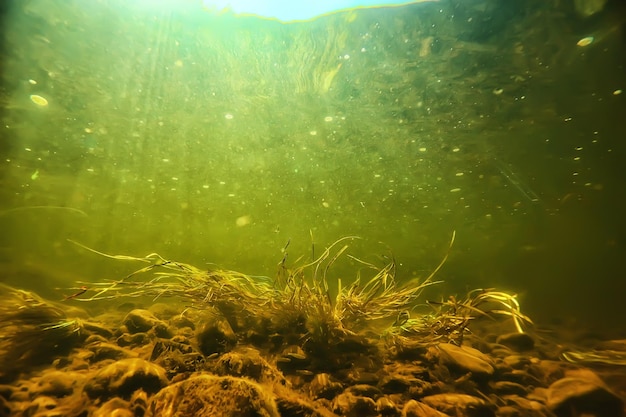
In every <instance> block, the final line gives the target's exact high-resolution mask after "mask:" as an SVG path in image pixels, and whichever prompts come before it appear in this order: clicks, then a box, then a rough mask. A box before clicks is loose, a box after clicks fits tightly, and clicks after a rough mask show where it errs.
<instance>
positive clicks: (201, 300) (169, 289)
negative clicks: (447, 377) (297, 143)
mask: <svg viewBox="0 0 626 417" xmlns="http://www.w3.org/2000/svg"><path fill="white" fill-rule="evenodd" d="M352 239H355V237H344V238H341V239H339V240H337V241H335V242H334V243H333V244H332V245H330V246H329V247H328V248H327V249H326V250H324V251H323V253H322V254H321V255H319V256H318V257H317V258H316V259H314V260H313V261H311V262H308V263H301V261H296V264H299V265H296V266H292V267H290V266H288V265H287V261H286V259H287V252H286V249H287V248H285V256H284V257H283V259H282V260H281V261H280V262H279V264H278V273H277V276H276V278H275V279H274V280H271V279H269V278H266V277H253V276H249V275H246V274H243V273H240V272H235V271H228V270H220V269H213V270H208V271H207V270H200V269H198V268H196V267H194V266H192V265H188V264H185V263H181V262H177V261H171V260H167V259H165V258H163V257H162V256H160V255H159V254H156V253H151V254H149V255H147V256H145V257H142V258H137V257H132V256H126V255H109V254H105V253H102V252H98V251H95V250H93V249H90V248H88V247H86V246H83V245H81V244H79V243H77V242H73V243H75V244H77V245H79V246H81V247H83V248H85V249H87V250H90V251H92V252H95V253H97V254H100V255H103V256H106V257H109V258H113V259H118V260H129V261H138V262H144V263H147V264H148V265H147V266H145V267H143V268H141V269H138V270H136V271H134V272H132V273H131V274H129V275H128V276H126V277H125V278H123V279H120V280H115V281H106V282H98V283H86V282H81V283H80V284H81V285H82V286H81V287H80V288H85V286H89V289H90V291H89V294H83V293H81V294H80V297H76V298H75V299H76V300H78V301H97V300H105V299H118V298H121V297H145V296H148V297H152V298H153V300H157V299H159V298H161V297H176V298H178V299H180V300H182V301H184V302H185V303H188V304H187V308H186V309H185V312H186V311H189V310H200V311H211V312H213V313H215V315H216V316H218V317H219V318H220V319H226V320H227V321H228V323H229V324H230V325H231V326H232V327H233V329H256V330H255V332H256V333H260V334H257V339H258V338H260V339H263V340H266V339H269V338H270V336H271V335H276V334H280V335H281V339H284V340H295V341H298V342H302V343H299V344H302V347H304V348H305V349H306V345H307V344H308V346H315V347H316V348H315V349H316V350H318V349H320V348H323V347H326V348H329V347H331V346H333V345H336V344H337V343H338V342H339V341H341V340H345V339H354V338H358V339H359V340H365V339H372V338H373V339H382V340H384V341H385V342H386V343H388V344H390V345H393V346H396V347H398V348H400V349H402V348H403V347H411V348H414V347H427V346H430V345H434V344H436V343H441V342H452V343H455V344H461V342H462V338H463V335H464V334H465V333H466V332H467V331H468V325H469V323H470V322H471V320H473V319H475V318H478V317H492V318H493V315H505V316H509V317H510V318H511V319H512V321H513V324H514V326H515V329H516V330H517V331H518V332H520V333H522V332H523V331H524V330H523V325H524V324H525V323H531V321H530V319H529V318H528V317H526V316H525V315H523V314H522V313H521V311H520V306H519V304H518V302H517V300H516V297H515V295H512V294H508V293H506V292H501V291H495V290H491V289H478V290H473V291H471V292H470V293H469V294H468V295H467V296H466V297H465V298H464V299H462V300H458V299H456V298H455V297H450V298H449V299H447V300H445V301H441V302H435V301H427V302H425V301H424V300H421V299H420V297H421V295H422V292H423V290H424V289H425V288H426V287H429V286H431V285H433V284H437V283H440V282H441V281H436V280H435V276H436V275H437V273H438V272H439V270H440V269H441V268H442V267H443V266H444V264H445V262H446V261H447V259H448V255H449V252H450V249H451V248H452V245H453V243H454V239H455V234H454V233H453V234H452V237H451V240H450V244H449V247H448V250H447V251H446V254H445V256H444V257H443V258H442V260H441V261H440V263H439V264H438V265H437V267H436V268H435V269H434V270H433V271H432V272H431V273H430V275H429V276H428V277H426V278H425V279H419V278H413V279H411V280H409V281H407V282H404V283H400V282H399V280H398V279H397V277H396V271H397V268H396V264H395V262H394V261H393V259H392V260H391V261H390V262H389V263H387V264H386V265H384V266H382V267H377V266H375V265H373V264H371V263H368V262H365V261H362V260H360V259H358V258H356V257H353V256H351V255H349V254H347V250H348V248H349V244H348V242H349V241H350V240H352ZM342 256H346V257H349V258H351V259H352V260H353V261H355V262H357V263H358V264H360V265H363V266H364V267H365V269H366V270H368V271H374V272H373V275H372V277H371V278H369V279H367V280H366V279H364V277H363V276H362V274H361V273H360V272H359V273H358V274H357V277H356V279H354V280H353V281H352V282H351V283H350V284H348V285H344V284H343V283H342V280H341V279H337V280H336V282H337V285H336V286H337V288H336V290H335V291H333V290H331V285H330V284H331V277H330V275H331V274H330V270H331V268H332V266H333V264H334V263H335V262H336V261H337V260H338V259H339V258H340V257H342ZM79 292H80V291H79ZM83 292H84V291H83ZM87 295H88V296H87ZM427 304H429V305H430V307H431V308H430V311H429V313H428V314H416V313H415V310H416V307H418V305H422V306H423V305H427ZM185 312H183V313H182V314H181V316H182V315H184V314H185ZM259 329H263V330H262V331H261V330H259Z"/></svg>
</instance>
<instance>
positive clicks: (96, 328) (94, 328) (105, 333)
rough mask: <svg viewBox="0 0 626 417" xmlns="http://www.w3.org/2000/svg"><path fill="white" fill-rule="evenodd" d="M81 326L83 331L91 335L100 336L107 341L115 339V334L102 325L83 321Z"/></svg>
mask: <svg viewBox="0 0 626 417" xmlns="http://www.w3.org/2000/svg"><path fill="white" fill-rule="evenodd" d="M80 325H81V327H82V329H83V330H84V331H85V332H87V333H88V334H90V335H98V336H102V337H104V338H107V339H108V338H111V337H113V332H112V331H111V330H110V329H109V328H107V327H104V326H103V325H102V324H100V323H94V322H91V321H85V320H81V322H80Z"/></svg>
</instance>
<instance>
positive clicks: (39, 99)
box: [30, 94, 48, 107]
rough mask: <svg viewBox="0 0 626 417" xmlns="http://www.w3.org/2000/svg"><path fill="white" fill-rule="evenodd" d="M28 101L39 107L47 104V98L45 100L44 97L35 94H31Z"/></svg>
mask: <svg viewBox="0 0 626 417" xmlns="http://www.w3.org/2000/svg"><path fill="white" fill-rule="evenodd" d="M30 101H32V102H33V103H35V104H36V105H38V106H40V107H46V106H47V105H48V100H46V99H45V97H42V96H39V95H37V94H31V96H30Z"/></svg>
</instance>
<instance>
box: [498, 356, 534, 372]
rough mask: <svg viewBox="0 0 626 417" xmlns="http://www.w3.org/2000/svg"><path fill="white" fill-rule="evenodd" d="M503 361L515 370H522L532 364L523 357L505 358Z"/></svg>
mask: <svg viewBox="0 0 626 417" xmlns="http://www.w3.org/2000/svg"><path fill="white" fill-rule="evenodd" d="M502 361H503V362H504V363H505V364H506V365H508V366H510V367H511V368H513V369H521V368H523V367H525V366H526V365H529V364H530V360H529V359H528V358H527V357H526V356H522V355H509V356H505V357H504V358H503V359H502Z"/></svg>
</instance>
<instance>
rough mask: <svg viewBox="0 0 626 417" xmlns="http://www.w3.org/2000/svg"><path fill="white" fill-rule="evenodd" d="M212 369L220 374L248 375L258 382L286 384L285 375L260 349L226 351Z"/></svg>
mask: <svg viewBox="0 0 626 417" xmlns="http://www.w3.org/2000/svg"><path fill="white" fill-rule="evenodd" d="M211 370H212V371H213V373H215V374H217V375H220V376H226V375H230V376H238V377H248V378H250V379H253V380H255V381H257V382H272V383H280V384H282V385H285V384H286V381H285V378H284V377H283V375H282V374H281V373H280V372H279V371H278V370H277V369H276V368H274V367H273V366H272V365H270V364H269V363H268V362H267V361H266V360H265V359H264V358H263V357H261V354H260V353H259V351H258V350H256V349H252V348H246V349H240V350H238V351H237V352H229V353H225V354H224V355H222V356H221V357H220V358H219V359H218V361H217V363H216V364H215V365H214V366H213V367H212V369H211Z"/></svg>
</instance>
